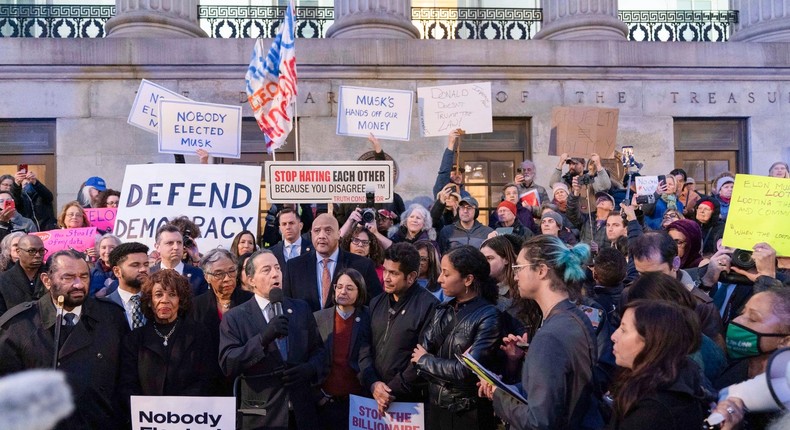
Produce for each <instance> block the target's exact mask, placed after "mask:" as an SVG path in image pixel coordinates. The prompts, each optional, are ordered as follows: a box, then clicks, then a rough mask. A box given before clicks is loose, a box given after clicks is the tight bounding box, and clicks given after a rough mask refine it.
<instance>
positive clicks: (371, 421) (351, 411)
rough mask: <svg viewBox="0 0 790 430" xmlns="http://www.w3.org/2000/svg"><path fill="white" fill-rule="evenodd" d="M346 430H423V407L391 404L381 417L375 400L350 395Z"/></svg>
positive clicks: (404, 403)
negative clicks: (347, 429)
mask: <svg viewBox="0 0 790 430" xmlns="http://www.w3.org/2000/svg"><path fill="white" fill-rule="evenodd" d="M348 428H349V430H377V429H398V430H425V405H424V404H423V403H406V402H393V403H391V404H390V407H389V408H387V411H386V412H384V414H383V415H382V414H380V413H379V407H378V404H377V403H376V401H375V400H373V399H369V398H367V397H360V396H355V395H353V394H352V395H351V396H349V407H348Z"/></svg>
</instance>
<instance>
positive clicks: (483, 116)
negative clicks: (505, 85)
mask: <svg viewBox="0 0 790 430" xmlns="http://www.w3.org/2000/svg"><path fill="white" fill-rule="evenodd" d="M417 101H418V103H419V109H420V130H421V132H422V135H423V136H425V137H431V136H447V135H448V134H449V133H450V132H451V131H452V130H455V129H456V128H460V129H463V130H464V131H465V132H466V133H467V134H471V133H490V132H492V131H493V130H494V120H493V117H492V110H491V109H492V107H491V82H481V83H475V84H462V85H445V86H441V87H424V88H417Z"/></svg>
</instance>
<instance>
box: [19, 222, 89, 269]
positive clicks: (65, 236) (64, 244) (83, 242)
mask: <svg viewBox="0 0 790 430" xmlns="http://www.w3.org/2000/svg"><path fill="white" fill-rule="evenodd" d="M30 234H34V235H36V236H38V237H40V238H41V241H42V242H44V248H47V252H46V254H44V261H46V259H47V258H48V257H49V256H50V255H51V254H54V253H55V252H58V251H63V250H64V249H73V250H76V251H80V252H85V250H86V249H88V248H93V247H94V246H96V227H83V228H62V229H60V230H48V231H40V232H36V233H30Z"/></svg>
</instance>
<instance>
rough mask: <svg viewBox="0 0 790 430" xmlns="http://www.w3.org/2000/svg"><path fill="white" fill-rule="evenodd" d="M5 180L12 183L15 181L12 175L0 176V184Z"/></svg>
mask: <svg viewBox="0 0 790 430" xmlns="http://www.w3.org/2000/svg"><path fill="white" fill-rule="evenodd" d="M6 179H10V180H12V181H16V179H14V176H13V175H0V182H3V181H5V180H6Z"/></svg>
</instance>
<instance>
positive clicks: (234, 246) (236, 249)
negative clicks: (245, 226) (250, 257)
mask: <svg viewBox="0 0 790 430" xmlns="http://www.w3.org/2000/svg"><path fill="white" fill-rule="evenodd" d="M245 234H249V235H250V236H252V246H253V248H252V251H253V252H255V251H257V250H258V244H257V243H256V242H255V234H254V233H253V232H251V231H249V230H242V231H240V232H239V234H237V235H236V237H234V238H233V243H231V244H230V253H231V254H233V255H234V256H235V257H238V256H239V242H241V238H242V237H244V235H245Z"/></svg>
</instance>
